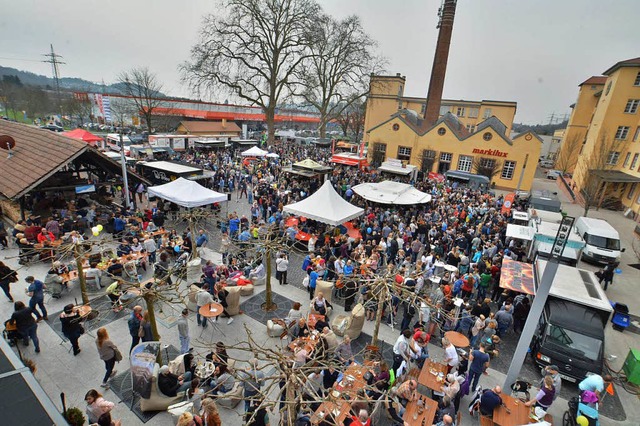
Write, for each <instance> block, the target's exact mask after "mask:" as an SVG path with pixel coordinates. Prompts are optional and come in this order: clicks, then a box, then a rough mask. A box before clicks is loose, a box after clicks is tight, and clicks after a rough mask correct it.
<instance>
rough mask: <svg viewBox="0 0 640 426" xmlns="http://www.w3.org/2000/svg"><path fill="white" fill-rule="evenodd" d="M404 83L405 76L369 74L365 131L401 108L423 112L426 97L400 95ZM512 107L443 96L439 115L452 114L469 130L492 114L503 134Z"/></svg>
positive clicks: (513, 112) (510, 119) (512, 104)
mask: <svg viewBox="0 0 640 426" xmlns="http://www.w3.org/2000/svg"><path fill="white" fill-rule="evenodd" d="M405 82H406V78H405V77H404V76H401V75H400V74H396V75H395V76H371V81H370V83H369V84H370V86H369V95H368V97H367V110H366V111H367V113H366V116H365V121H364V128H365V131H366V130H367V129H371V128H373V127H374V126H377V125H378V124H380V123H382V122H383V121H385V120H387V119H388V118H389V117H390V116H391V115H392V114H394V113H396V112H398V111H400V110H402V109H410V110H413V111H415V112H416V113H417V114H419V115H420V116H423V115H424V111H425V108H426V104H427V100H426V98H416V97H409V96H404V88H405ZM516 108H517V103H516V102H503V101H488V100H483V101H464V100H457V101H456V100H450V99H443V100H442V104H441V107H440V116H443V115H444V114H446V113H447V112H450V113H452V114H453V115H455V116H456V117H458V119H459V121H460V122H461V123H462V125H463V126H464V127H465V128H466V129H467V130H468V131H469V132H472V133H473V132H474V131H475V130H476V128H477V126H478V124H480V123H481V122H482V121H484V120H486V119H487V118H490V117H496V118H497V119H498V120H500V121H501V122H502V123H503V124H504V125H505V126H506V127H507V130H506V132H507V133H506V134H510V133H511V127H512V125H513V119H514V117H515V115H516ZM366 137H367V135H366V134H365V142H368V140H367V139H366Z"/></svg>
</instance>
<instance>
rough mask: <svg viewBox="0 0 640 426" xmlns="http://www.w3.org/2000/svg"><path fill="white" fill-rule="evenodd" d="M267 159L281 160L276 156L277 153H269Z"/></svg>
mask: <svg viewBox="0 0 640 426" xmlns="http://www.w3.org/2000/svg"><path fill="white" fill-rule="evenodd" d="M267 157H269V158H280V156H279V155H278V154H276V153H275V152H270V153H268V154H267Z"/></svg>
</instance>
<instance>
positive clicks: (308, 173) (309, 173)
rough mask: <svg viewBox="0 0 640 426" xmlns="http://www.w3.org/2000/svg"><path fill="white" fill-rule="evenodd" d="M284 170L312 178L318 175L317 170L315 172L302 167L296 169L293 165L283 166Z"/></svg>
mask: <svg viewBox="0 0 640 426" xmlns="http://www.w3.org/2000/svg"><path fill="white" fill-rule="evenodd" d="M282 171H283V172H285V173H291V174H294V175H298V176H304V177H307V178H312V177H316V176H318V173H317V172H313V171H310V170H301V169H294V168H293V167H283V168H282Z"/></svg>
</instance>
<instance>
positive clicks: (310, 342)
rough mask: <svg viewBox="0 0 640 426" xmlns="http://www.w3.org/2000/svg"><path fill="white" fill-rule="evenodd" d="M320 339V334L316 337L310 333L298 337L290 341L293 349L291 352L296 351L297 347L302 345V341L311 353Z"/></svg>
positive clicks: (290, 346)
mask: <svg viewBox="0 0 640 426" xmlns="http://www.w3.org/2000/svg"><path fill="white" fill-rule="evenodd" d="M319 341H320V337H319V336H318V337H314V336H313V335H309V336H305V337H298V338H297V339H295V340H294V341H293V342H291V343H289V346H288V348H289V349H290V350H291V352H295V351H296V348H299V347H300V346H302V343H304V348H305V349H306V350H307V352H308V353H309V355H311V353H312V352H313V351H314V350H315V348H316V345H317V344H318V342H319Z"/></svg>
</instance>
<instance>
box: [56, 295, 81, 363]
mask: <svg viewBox="0 0 640 426" xmlns="http://www.w3.org/2000/svg"><path fill="white" fill-rule="evenodd" d="M80 321H82V317H81V316H80V313H79V312H78V308H77V307H75V306H73V304H72V303H70V304H68V305H67V306H65V307H64V311H63V312H62V313H61V314H60V322H61V323H62V334H64V336H65V337H66V338H67V339H69V342H71V346H73V355H78V354H79V353H80V346H79V345H78V339H80V336H82V335H83V334H84V328H83V327H82V324H81V323H80Z"/></svg>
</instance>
